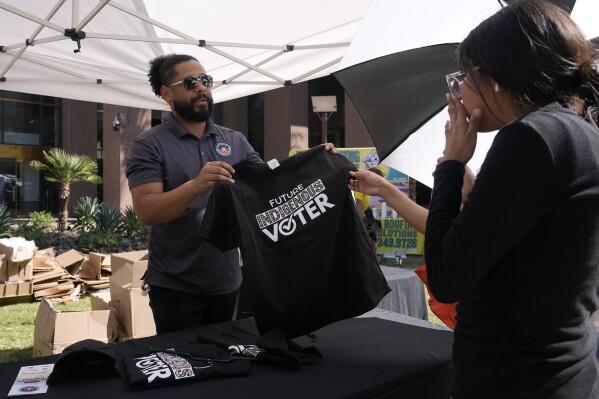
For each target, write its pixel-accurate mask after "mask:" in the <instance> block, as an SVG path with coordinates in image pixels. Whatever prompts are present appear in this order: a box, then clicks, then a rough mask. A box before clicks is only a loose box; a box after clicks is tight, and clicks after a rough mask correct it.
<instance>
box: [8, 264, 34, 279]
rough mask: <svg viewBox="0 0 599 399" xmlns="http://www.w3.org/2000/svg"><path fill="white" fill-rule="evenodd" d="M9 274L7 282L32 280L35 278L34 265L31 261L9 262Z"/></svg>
mask: <svg viewBox="0 0 599 399" xmlns="http://www.w3.org/2000/svg"><path fill="white" fill-rule="evenodd" d="M7 274H8V278H7V281H24V280H31V279H32V278H33V264H32V263H31V260H29V259H26V260H23V261H19V262H13V261H11V260H8V262H7Z"/></svg>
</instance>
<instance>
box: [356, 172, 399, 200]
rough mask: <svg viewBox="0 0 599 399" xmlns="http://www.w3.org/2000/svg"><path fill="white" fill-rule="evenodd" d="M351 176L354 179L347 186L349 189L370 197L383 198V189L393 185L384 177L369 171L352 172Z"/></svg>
mask: <svg viewBox="0 0 599 399" xmlns="http://www.w3.org/2000/svg"><path fill="white" fill-rule="evenodd" d="M349 174H350V176H351V177H352V178H351V179H350V180H349V182H348V184H347V186H348V187H349V189H350V190H353V191H359V192H361V193H364V194H368V195H378V196H379V197H383V195H382V191H383V189H384V188H386V187H387V186H388V185H390V184H391V183H389V182H388V181H387V180H385V178H384V177H382V176H379V175H377V174H376V173H374V172H371V171H369V170H358V171H356V172H354V171H350V172H349Z"/></svg>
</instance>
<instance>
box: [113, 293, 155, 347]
mask: <svg viewBox="0 0 599 399" xmlns="http://www.w3.org/2000/svg"><path fill="white" fill-rule="evenodd" d="M110 305H111V306H112V308H113V309H114V311H115V312H116V318H117V322H118V324H119V326H120V327H121V328H122V330H123V331H124V332H125V335H126V337H127V338H143V337H150V336H152V335H156V324H154V315H153V314H152V309H151V308H150V298H149V297H148V294H147V292H145V291H143V290H142V289H141V288H140V287H137V288H122V287H118V286H115V285H113V284H110ZM121 338H122V337H121Z"/></svg>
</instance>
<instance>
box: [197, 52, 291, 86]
mask: <svg viewBox="0 0 599 399" xmlns="http://www.w3.org/2000/svg"><path fill="white" fill-rule="evenodd" d="M202 48H205V49H206V50H210V51H212V52H214V53H216V54H218V55H221V56H223V57H225V58H228V59H230V60H231V61H235V62H237V63H239V64H241V65H243V66H245V67H246V68H249V69H251V70H254V71H256V72H258V73H260V74H262V75H264V76H268V77H269V78H271V79H273V80H276V81H278V82H279V83H281V84H284V83H285V80H284V79H282V78H280V77H278V76H276V75H274V74H272V73H270V72H268V71H265V70H264V69H262V68H258V67H256V66H255V65H252V64H250V63H249V62H245V61H244V60H242V59H241V58H237V57H235V56H233V55H231V54H229V53H227V52H224V51H222V50H219V49H217V48H215V47H212V46H204V47H202Z"/></svg>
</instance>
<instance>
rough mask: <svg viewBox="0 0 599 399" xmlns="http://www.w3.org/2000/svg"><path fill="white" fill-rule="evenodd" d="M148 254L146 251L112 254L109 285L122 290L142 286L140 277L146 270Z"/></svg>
mask: <svg viewBox="0 0 599 399" xmlns="http://www.w3.org/2000/svg"><path fill="white" fill-rule="evenodd" d="M148 259H149V254H148V251H147V250H144V251H132V252H122V253H118V254H112V256H111V267H112V275H111V276H110V282H111V284H112V283H114V284H115V285H118V286H121V287H123V288H138V287H141V286H142V284H143V281H142V279H141V278H142V276H143V275H144V273H145V272H146V269H147V268H148Z"/></svg>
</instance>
